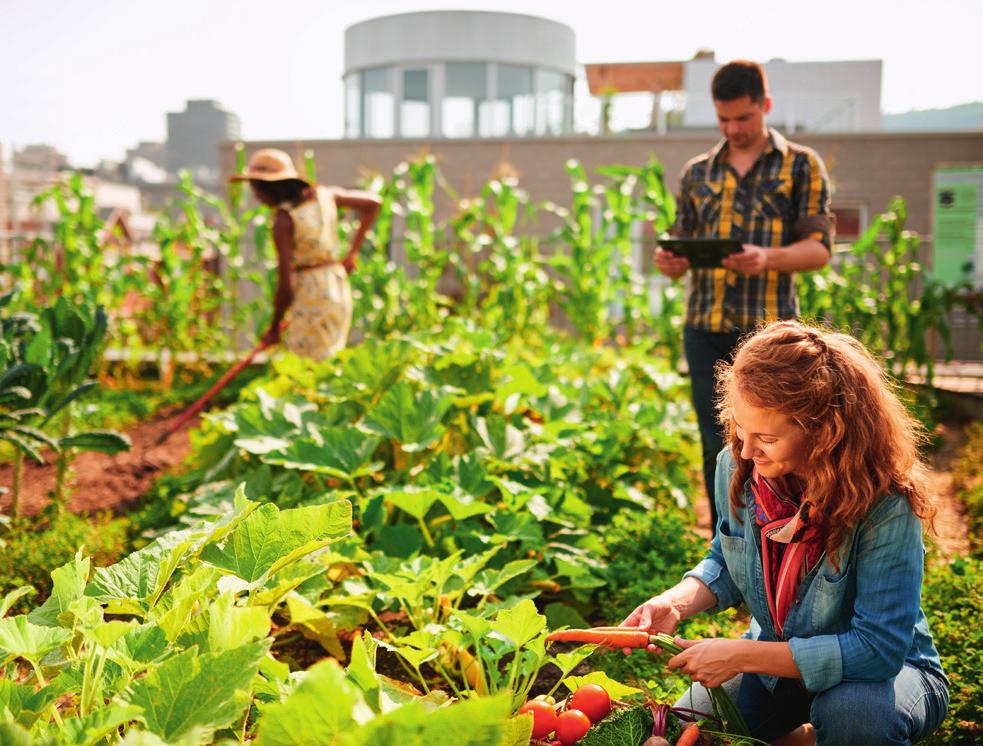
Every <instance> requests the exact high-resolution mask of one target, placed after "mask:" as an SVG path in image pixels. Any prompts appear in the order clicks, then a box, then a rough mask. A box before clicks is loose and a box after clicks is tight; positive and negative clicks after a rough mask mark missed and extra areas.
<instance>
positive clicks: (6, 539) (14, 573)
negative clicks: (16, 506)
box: [0, 511, 127, 612]
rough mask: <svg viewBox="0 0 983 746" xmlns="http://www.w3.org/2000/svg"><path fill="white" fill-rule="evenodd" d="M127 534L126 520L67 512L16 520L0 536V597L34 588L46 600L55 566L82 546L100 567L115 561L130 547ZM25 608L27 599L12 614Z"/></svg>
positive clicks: (65, 560) (66, 559)
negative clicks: (88, 516) (89, 517)
mask: <svg viewBox="0 0 983 746" xmlns="http://www.w3.org/2000/svg"><path fill="white" fill-rule="evenodd" d="M126 531H127V526H126V521H125V520H123V519H110V518H109V517H108V516H98V517H96V518H95V520H91V519H87V518H85V517H82V516H77V515H74V514H73V513H68V512H67V511H61V512H56V513H54V514H53V515H51V516H40V517H38V518H27V517H25V518H20V519H17V520H14V521H13V522H12V523H11V524H10V526H9V527H7V529H6V530H5V531H3V532H2V533H0V538H2V540H3V544H4V546H3V548H2V550H0V595H3V594H5V593H8V592H9V591H12V590H13V589H15V588H18V587H21V586H31V587H33V588H35V589H36V590H37V592H38V595H37V598H42V599H43V598H46V597H47V596H48V594H49V593H50V591H51V587H52V585H51V579H50V576H49V574H50V573H51V568H52V567H58V566H60V565H63V564H64V563H66V562H68V561H69V560H70V559H71V558H72V557H73V556H74V554H75V552H76V550H77V549H78V548H79V547H81V546H84V547H85V548H86V552H88V553H89V554H90V555H91V556H92V557H93V559H94V560H95V562H96V563H97V564H110V563H112V562H115V561H116V560H117V559H119V557H120V555H121V554H122V552H123V551H124V548H125V547H126V546H127V541H126ZM26 608H28V602H27V600H26V599H25V600H21V601H19V602H18V603H17V604H16V605H15V606H14V607H13V609H12V611H13V612H18V611H20V612H22V611H23V610H25V609H26Z"/></svg>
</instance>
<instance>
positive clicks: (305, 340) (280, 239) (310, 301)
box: [232, 148, 380, 360]
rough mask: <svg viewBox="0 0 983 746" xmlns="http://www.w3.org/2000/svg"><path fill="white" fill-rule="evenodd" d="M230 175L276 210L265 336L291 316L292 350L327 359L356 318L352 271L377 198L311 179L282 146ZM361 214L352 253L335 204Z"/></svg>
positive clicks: (270, 338) (273, 338)
mask: <svg viewBox="0 0 983 746" xmlns="http://www.w3.org/2000/svg"><path fill="white" fill-rule="evenodd" d="M232 181H248V182H249V185H250V187H252V191H253V194H254V195H255V196H256V199H258V200H259V201H260V202H262V203H263V204H264V205H268V206H270V207H272V208H274V209H275V213H274V217H273V242H274V244H275V245H276V251H277V271H278V274H277V286H276V294H275V296H274V307H273V319H272V321H271V322H270V328H269V329H268V330H267V331H266V333H265V334H264V335H263V339H262V341H263V342H264V343H267V344H276V343H277V342H279V341H280V329H281V326H282V322H283V321H284V319H285V318H287V316H288V311H289V322H290V323H289V328H288V333H287V338H286V345H287V349H289V350H290V351H291V352H295V353H297V354H298V355H304V356H306V357H309V358H312V359H314V360H324V359H325V358H327V357H330V356H331V355H333V354H334V353H336V352H337V351H338V350H340V349H342V348H343V347H344V346H345V343H346V342H347V341H348V330H349V328H350V327H351V323H352V292H351V287H350V285H349V283H348V275H349V274H351V272H352V271H353V270H354V268H355V257H356V256H357V254H358V250H359V247H360V246H361V245H362V241H363V240H364V238H365V234H366V233H367V232H368V230H369V228H370V227H371V226H372V223H373V222H374V221H375V219H376V216H377V215H378V213H379V204H380V200H379V198H378V197H377V196H376V195H374V194H371V193H369V192H360V191H352V190H347V189H340V188H337V187H326V186H319V185H317V184H312V183H310V182H309V181H307V180H306V179H304V178H303V177H302V176H301V175H300V174H299V173H297V169H296V168H294V164H293V161H292V160H291V159H290V156H289V155H287V154H286V153H284V152H283V151H282V150H276V149H274V148H264V149H263V150H257V151H256V152H255V153H253V155H252V157H251V158H250V159H249V163H248V165H247V167H246V170H245V171H244V172H243V173H241V174H239V175H238V176H233V177H232ZM339 209H352V210H356V211H358V213H359V225H358V230H356V231H355V235H354V236H353V237H352V242H351V245H350V246H349V248H348V252H347V253H345V255H344V256H342V255H341V254H340V252H339V247H338V210H339Z"/></svg>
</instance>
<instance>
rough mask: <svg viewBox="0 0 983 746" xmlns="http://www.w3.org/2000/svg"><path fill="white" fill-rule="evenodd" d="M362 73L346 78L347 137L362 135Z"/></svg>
mask: <svg viewBox="0 0 983 746" xmlns="http://www.w3.org/2000/svg"><path fill="white" fill-rule="evenodd" d="M361 77H362V76H361V75H359V74H358V73H352V74H351V75H349V76H348V77H347V78H345V137H361V136H362V111H361V109H362V107H361V103H362V94H361V85H360V84H361Z"/></svg>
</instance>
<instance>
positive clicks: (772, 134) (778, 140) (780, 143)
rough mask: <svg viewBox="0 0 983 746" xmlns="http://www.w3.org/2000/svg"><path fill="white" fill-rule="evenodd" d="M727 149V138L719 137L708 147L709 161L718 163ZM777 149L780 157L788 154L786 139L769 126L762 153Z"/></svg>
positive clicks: (713, 163)
mask: <svg viewBox="0 0 983 746" xmlns="http://www.w3.org/2000/svg"><path fill="white" fill-rule="evenodd" d="M726 149H727V138H726V137H722V138H720V142H718V143H717V144H716V145H714V146H713V148H711V149H710V154H709V155H710V163H711V165H713V166H717V165H718V160H719V158H720V156H721V155H722V154H723V152H724V151H725V150H726ZM774 150H777V151H778V152H779V153H781V154H782V157H783V158H784V157H785V156H787V155H788V140H786V139H785V137H784V136H783V135H782V133H781V132H779V131H778V130H776V129H773V128H771V127H769V128H768V144H767V145H766V146H765V149H764V152H763V153H762V155H768V154H769V153H771V152H772V151H774Z"/></svg>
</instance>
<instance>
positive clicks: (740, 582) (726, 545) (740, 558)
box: [720, 533, 748, 598]
mask: <svg viewBox="0 0 983 746" xmlns="http://www.w3.org/2000/svg"><path fill="white" fill-rule="evenodd" d="M720 549H721V551H722V552H723V554H724V563H725V564H726V565H727V572H729V573H730V579H731V580H733V581H734V585H736V586H737V590H739V591H740V592H741V595H742V596H744V597H745V598H747V577H748V574H747V541H745V540H744V538H742V537H740V536H728V535H727V534H724V533H721V534H720Z"/></svg>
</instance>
